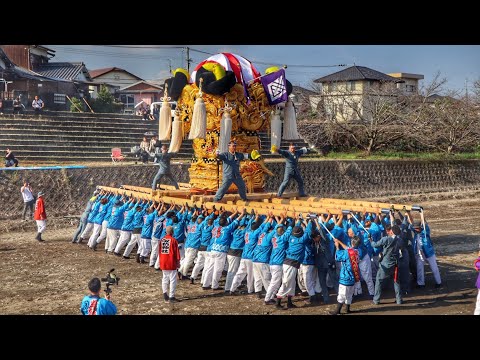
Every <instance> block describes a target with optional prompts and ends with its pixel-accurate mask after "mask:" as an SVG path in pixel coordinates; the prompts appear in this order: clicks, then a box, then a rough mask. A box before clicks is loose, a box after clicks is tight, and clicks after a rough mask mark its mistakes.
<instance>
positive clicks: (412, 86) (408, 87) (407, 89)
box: [405, 85, 416, 92]
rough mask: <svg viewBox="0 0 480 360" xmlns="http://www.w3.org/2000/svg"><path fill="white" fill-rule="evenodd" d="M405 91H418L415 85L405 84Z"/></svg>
mask: <svg viewBox="0 0 480 360" xmlns="http://www.w3.org/2000/svg"><path fill="white" fill-rule="evenodd" d="M405 91H406V92H415V91H416V88H415V85H405Z"/></svg>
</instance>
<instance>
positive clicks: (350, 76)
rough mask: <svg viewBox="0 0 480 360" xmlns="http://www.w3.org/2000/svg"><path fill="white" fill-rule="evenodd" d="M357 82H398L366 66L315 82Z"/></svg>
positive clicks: (352, 68) (354, 67)
mask: <svg viewBox="0 0 480 360" xmlns="http://www.w3.org/2000/svg"><path fill="white" fill-rule="evenodd" d="M356 80H377V81H393V82H398V81H399V79H396V78H394V77H392V76H389V75H387V74H384V73H381V72H380V71H377V70H373V69H370V68H368V67H365V66H356V65H355V66H352V67H349V68H348V69H344V70H341V71H338V72H336V73H333V74H330V75H327V76H324V77H321V78H319V79H316V80H314V81H313V82H315V83H324V82H336V81H356Z"/></svg>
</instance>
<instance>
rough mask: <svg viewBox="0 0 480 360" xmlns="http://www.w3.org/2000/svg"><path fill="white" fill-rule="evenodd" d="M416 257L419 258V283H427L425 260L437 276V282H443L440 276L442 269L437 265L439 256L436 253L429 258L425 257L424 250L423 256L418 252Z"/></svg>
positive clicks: (435, 276) (434, 275)
mask: <svg viewBox="0 0 480 360" xmlns="http://www.w3.org/2000/svg"><path fill="white" fill-rule="evenodd" d="M415 258H416V259H417V284H418V285H425V260H427V262H428V264H429V265H430V269H431V270H432V273H433V277H434V278H435V283H436V284H441V283H442V279H441V278H440V270H439V269H438V265H437V257H436V256H435V255H432V256H430V257H429V258H426V257H425V254H424V253H423V251H422V256H420V254H416V255H415Z"/></svg>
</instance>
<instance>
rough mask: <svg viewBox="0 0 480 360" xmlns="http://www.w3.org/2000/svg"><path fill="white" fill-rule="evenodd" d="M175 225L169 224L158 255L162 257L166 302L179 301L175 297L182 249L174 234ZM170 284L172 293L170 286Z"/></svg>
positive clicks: (163, 288)
mask: <svg viewBox="0 0 480 360" xmlns="http://www.w3.org/2000/svg"><path fill="white" fill-rule="evenodd" d="M172 234H173V227H171V226H167V228H166V235H165V236H164V237H163V238H162V239H161V240H160V246H159V248H158V256H159V257H160V269H162V291H163V299H164V300H165V302H166V303H168V302H170V303H174V302H178V300H177V299H175V289H176V288H177V269H178V268H179V267H180V250H179V249H178V242H177V240H176V239H175V238H174V237H173V236H172ZM169 285H170V294H168V293H167V292H168V286H169Z"/></svg>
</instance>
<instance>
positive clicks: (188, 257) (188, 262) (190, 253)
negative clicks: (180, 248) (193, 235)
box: [179, 248, 198, 276]
mask: <svg viewBox="0 0 480 360" xmlns="http://www.w3.org/2000/svg"><path fill="white" fill-rule="evenodd" d="M197 253H198V249H194V248H186V249H185V259H184V260H183V264H182V266H180V270H179V271H180V273H181V274H182V275H183V276H187V274H188V270H190V267H191V266H192V265H193V260H195V257H196V256H197Z"/></svg>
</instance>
